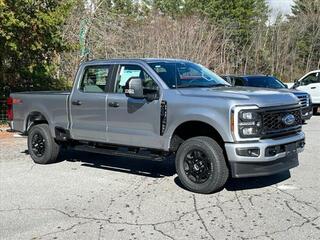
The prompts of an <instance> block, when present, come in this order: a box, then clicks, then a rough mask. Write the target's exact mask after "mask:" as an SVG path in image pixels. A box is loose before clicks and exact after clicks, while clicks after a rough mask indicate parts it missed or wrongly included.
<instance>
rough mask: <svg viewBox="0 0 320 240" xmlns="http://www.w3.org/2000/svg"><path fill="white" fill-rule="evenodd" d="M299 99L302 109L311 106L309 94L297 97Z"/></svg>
mask: <svg viewBox="0 0 320 240" xmlns="http://www.w3.org/2000/svg"><path fill="white" fill-rule="evenodd" d="M296 96H297V98H299V102H300V105H301V107H307V106H309V96H308V95H307V94H305V95H296Z"/></svg>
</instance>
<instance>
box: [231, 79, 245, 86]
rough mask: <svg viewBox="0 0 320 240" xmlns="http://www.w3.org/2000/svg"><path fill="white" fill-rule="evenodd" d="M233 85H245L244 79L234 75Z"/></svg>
mask: <svg viewBox="0 0 320 240" xmlns="http://www.w3.org/2000/svg"><path fill="white" fill-rule="evenodd" d="M233 85H235V86H245V84H244V80H243V79H242V78H239V77H235V78H234V84H233Z"/></svg>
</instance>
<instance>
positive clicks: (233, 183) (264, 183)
mask: <svg viewBox="0 0 320 240" xmlns="http://www.w3.org/2000/svg"><path fill="white" fill-rule="evenodd" d="M290 177H291V175H290V171H285V172H282V173H278V174H275V175H271V176H265V177H251V178H230V179H229V180H228V182H227V183H226V185H225V187H224V189H226V190H227V191H239V190H248V189H257V188H263V187H268V186H271V185H274V184H277V183H279V182H282V181H285V180H287V179H289V178H290ZM174 182H175V183H176V185H178V186H179V187H180V188H182V189H184V190H186V191H189V190H188V189H186V188H185V187H184V186H183V185H182V183H181V181H180V180H179V178H178V177H176V178H175V179H174ZM222 190H223V189H221V190H220V191H222Z"/></svg>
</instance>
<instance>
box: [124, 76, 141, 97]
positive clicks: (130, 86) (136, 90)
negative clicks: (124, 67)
mask: <svg viewBox="0 0 320 240" xmlns="http://www.w3.org/2000/svg"><path fill="white" fill-rule="evenodd" d="M124 92H125V94H126V96H127V97H131V98H136V99H142V98H145V95H144V94H143V86H142V80H141V78H135V77H132V78H129V79H128V81H127V82H126V86H125V90H124Z"/></svg>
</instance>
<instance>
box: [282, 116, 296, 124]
mask: <svg viewBox="0 0 320 240" xmlns="http://www.w3.org/2000/svg"><path fill="white" fill-rule="evenodd" d="M295 121H296V118H295V117H294V116H293V115H292V114H287V115H286V116H284V117H283V118H282V122H283V123H284V124H285V125H288V126H290V125H292V124H294V122H295Z"/></svg>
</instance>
